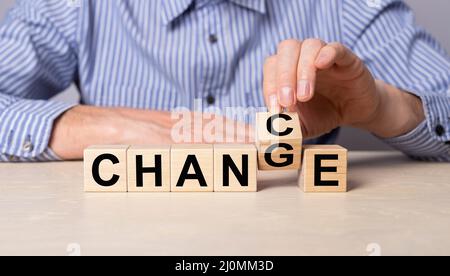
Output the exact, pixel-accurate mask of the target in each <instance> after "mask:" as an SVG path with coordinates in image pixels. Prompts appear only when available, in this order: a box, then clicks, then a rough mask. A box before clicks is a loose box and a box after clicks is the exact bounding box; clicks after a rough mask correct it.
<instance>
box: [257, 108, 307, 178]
mask: <svg viewBox="0 0 450 276" xmlns="http://www.w3.org/2000/svg"><path fill="white" fill-rule="evenodd" d="M256 128H257V129H256V147H257V149H258V168H259V169H260V170H263V171H264V170H294V169H299V168H300V166H301V160H302V158H301V156H302V143H303V136H302V130H301V124H300V119H299V117H298V114H297V113H279V114H278V113H270V112H262V113H257V114H256Z"/></svg>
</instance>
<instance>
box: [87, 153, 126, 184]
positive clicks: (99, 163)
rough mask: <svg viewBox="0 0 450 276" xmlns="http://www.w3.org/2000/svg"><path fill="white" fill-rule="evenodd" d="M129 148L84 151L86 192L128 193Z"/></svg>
mask: <svg viewBox="0 0 450 276" xmlns="http://www.w3.org/2000/svg"><path fill="white" fill-rule="evenodd" d="M128 148H129V146H92V147H89V148H87V149H85V150H84V191H85V192H127V150H128Z"/></svg>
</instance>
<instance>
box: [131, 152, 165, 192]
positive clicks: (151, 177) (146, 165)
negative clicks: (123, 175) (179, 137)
mask: <svg viewBox="0 0 450 276" xmlns="http://www.w3.org/2000/svg"><path fill="white" fill-rule="evenodd" d="M127 156H128V161H127V165H128V192H170V146H164V145H161V146H150V145H149V146H131V147H130V148H129V149H128V154H127Z"/></svg>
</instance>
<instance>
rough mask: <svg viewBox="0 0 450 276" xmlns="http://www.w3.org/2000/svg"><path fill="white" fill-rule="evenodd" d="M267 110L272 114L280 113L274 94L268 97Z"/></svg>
mask: <svg viewBox="0 0 450 276" xmlns="http://www.w3.org/2000/svg"><path fill="white" fill-rule="evenodd" d="M269 108H270V110H269V111H270V112H272V113H280V109H281V108H280V105H279V104H278V97H277V95H276V94H274V95H271V96H270V97H269Z"/></svg>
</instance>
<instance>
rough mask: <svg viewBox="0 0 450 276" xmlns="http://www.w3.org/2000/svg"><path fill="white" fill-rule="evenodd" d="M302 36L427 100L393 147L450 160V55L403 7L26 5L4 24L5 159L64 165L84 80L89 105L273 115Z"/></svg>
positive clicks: (325, 1) (0, 69)
mask: <svg viewBox="0 0 450 276" xmlns="http://www.w3.org/2000/svg"><path fill="white" fill-rule="evenodd" d="M378 2H379V3H378ZM290 38H295V39H299V40H303V39H306V38H320V39H322V40H324V41H327V42H333V41H339V42H341V43H343V44H345V45H346V46H348V47H349V48H350V49H352V50H353V51H354V52H355V53H356V54H357V55H358V56H359V57H361V58H362V59H363V60H364V61H365V63H366V64H367V66H368V67H369V69H370V70H371V72H372V73H373V75H374V76H375V77H376V78H377V79H381V80H384V81H385V82H387V83H390V84H392V85H394V86H396V87H398V88H400V89H403V90H406V91H410V92H411V93H414V94H416V95H417V96H419V97H420V98H421V99H422V100H423V103H424V106H425V110H426V117H427V119H426V122H424V123H423V124H421V125H420V126H419V127H418V128H417V129H415V130H414V131H412V132H411V133H409V134H407V135H405V136H403V137H397V138H394V139H389V140H386V142H388V143H389V144H391V145H393V146H395V147H396V148H397V149H399V150H401V151H403V152H405V153H406V154H408V155H410V156H412V157H415V158H419V159H426V160H440V161H449V160H450V146H449V145H448V141H450V93H449V83H450V58H449V56H448V54H447V53H445V51H444V50H443V49H442V48H441V47H440V46H439V45H438V43H436V41H435V40H433V39H432V38H431V37H430V36H429V35H428V34H427V33H426V32H425V31H424V30H423V29H421V28H419V27H417V26H416V25H415V23H414V18H413V14H412V12H411V11H410V9H409V8H408V7H407V6H406V5H405V4H404V3H403V2H402V1H395V0H381V1H366V0H335V1H330V0H196V1H194V0H101V1H100V0H98V1H96V0H91V1H88V0H67V1H63V0H19V1H17V3H16V6H15V7H14V8H13V9H12V10H11V11H10V12H9V13H8V15H7V18H6V19H5V20H4V22H3V23H2V25H1V27H0V122H1V125H0V160H2V161H33V160H58V157H57V156H55V154H53V153H52V152H51V150H50V149H49V148H48V144H49V137H50V135H51V132H52V127H53V122H54V120H55V119H56V118H57V117H58V116H60V115H61V114H62V113H63V112H64V111H66V110H67V109H69V108H70V107H71V106H72V105H70V104H67V103H64V102H58V101H55V100H51V98H52V97H53V96H55V95H57V94H58V93H60V92H61V91H63V90H65V89H66V88H67V87H69V86H70V85H71V84H72V83H76V84H77V86H78V88H79V91H80V98H81V103H82V104H87V105H96V106H108V107H117V106H121V107H131V108H145V109H154V110H171V109H173V108H175V107H180V106H181V107H187V108H193V107H194V99H205V100H204V101H202V105H203V107H204V108H207V107H208V106H209V105H211V104H212V102H213V101H212V99H214V100H215V101H214V104H213V105H214V106H217V107H230V106H242V107H261V106H264V101H263V95H262V68H263V63H264V60H265V58H266V57H268V56H270V55H273V54H274V53H275V52H276V47H277V44H278V43H279V42H281V41H282V40H285V39H290ZM336 133H337V132H333V133H332V134H331V135H328V136H326V137H324V138H322V139H321V141H320V142H326V141H327V140H328V141H329V139H333V138H334V137H335V134H336ZM315 142H317V141H315Z"/></svg>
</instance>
